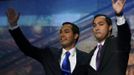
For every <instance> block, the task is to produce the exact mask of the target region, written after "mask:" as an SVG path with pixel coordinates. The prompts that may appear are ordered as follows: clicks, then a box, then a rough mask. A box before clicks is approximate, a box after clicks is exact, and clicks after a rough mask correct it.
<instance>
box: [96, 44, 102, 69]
mask: <svg viewBox="0 0 134 75" xmlns="http://www.w3.org/2000/svg"><path fill="white" fill-rule="evenodd" d="M98 48H99V50H98V53H97V56H96V69H97V70H98V69H99V66H100V61H101V59H100V58H101V48H102V45H101V44H100V45H98Z"/></svg>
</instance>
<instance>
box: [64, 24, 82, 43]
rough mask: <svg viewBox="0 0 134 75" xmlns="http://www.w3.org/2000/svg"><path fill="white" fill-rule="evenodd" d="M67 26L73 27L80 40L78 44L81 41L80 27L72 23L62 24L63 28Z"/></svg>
mask: <svg viewBox="0 0 134 75" xmlns="http://www.w3.org/2000/svg"><path fill="white" fill-rule="evenodd" d="M66 24H69V25H71V26H72V31H73V33H74V34H78V38H77V39H76V43H77V41H78V39H79V36H80V29H79V27H78V26H77V25H76V24H74V23H71V22H64V23H62V26H64V25H66Z"/></svg>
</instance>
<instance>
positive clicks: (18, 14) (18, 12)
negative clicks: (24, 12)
mask: <svg viewBox="0 0 134 75" xmlns="http://www.w3.org/2000/svg"><path fill="white" fill-rule="evenodd" d="M19 17H20V12H18V15H17V20H18V19H19Z"/></svg>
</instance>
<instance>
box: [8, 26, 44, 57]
mask: <svg viewBox="0 0 134 75" xmlns="http://www.w3.org/2000/svg"><path fill="white" fill-rule="evenodd" d="M9 32H10V33H11V36H12V37H13V39H14V40H15V42H16V44H17V46H18V47H19V49H20V50H21V51H22V52H23V53H24V54H25V55H27V56H30V57H32V58H35V59H40V58H41V54H42V53H45V52H42V51H43V50H41V49H39V48H37V47H35V46H33V45H32V44H30V42H29V41H28V40H27V39H26V37H25V36H24V34H23V33H22V31H21V29H20V28H19V27H18V28H16V29H14V30H9Z"/></svg>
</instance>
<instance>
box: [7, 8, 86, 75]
mask: <svg viewBox="0 0 134 75" xmlns="http://www.w3.org/2000/svg"><path fill="white" fill-rule="evenodd" d="M7 17H8V22H9V24H10V29H9V31H10V33H11V35H12V37H13V38H14V40H15V42H16V44H17V45H18V47H19V48H20V50H21V51H22V52H24V54H25V55H27V56H30V57H32V58H34V59H36V60H38V61H39V62H40V63H41V64H42V65H43V68H44V70H45V72H46V75H87V65H88V60H87V59H83V58H87V57H88V54H87V53H85V52H82V51H80V50H78V49H77V48H76V47H75V45H76V43H77V41H78V38H79V28H78V27H77V26H76V25H75V24H73V23H70V22H65V23H63V24H62V27H61V29H60V43H61V45H62V49H57V48H52V47H45V48H37V47H35V46H33V45H31V44H30V43H29V41H28V40H27V39H26V38H25V36H24V35H23V33H22V31H21V29H20V27H19V26H18V25H17V21H18V19H19V14H17V12H16V11H15V10H14V9H13V8H10V9H8V11H7Z"/></svg>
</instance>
